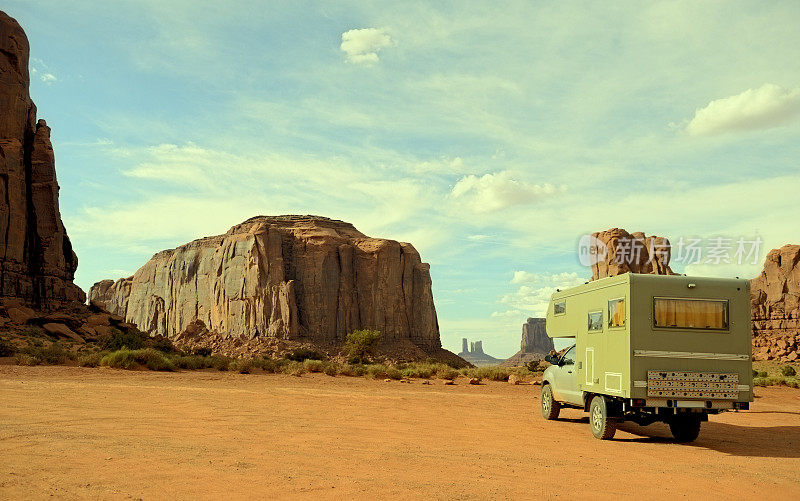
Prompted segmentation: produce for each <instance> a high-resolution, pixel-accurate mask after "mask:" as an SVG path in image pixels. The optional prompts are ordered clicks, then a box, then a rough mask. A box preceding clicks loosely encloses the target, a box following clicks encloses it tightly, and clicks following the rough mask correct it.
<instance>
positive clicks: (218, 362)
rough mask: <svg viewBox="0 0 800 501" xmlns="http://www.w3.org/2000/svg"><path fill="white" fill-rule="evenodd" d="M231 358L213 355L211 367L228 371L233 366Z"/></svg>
mask: <svg viewBox="0 0 800 501" xmlns="http://www.w3.org/2000/svg"><path fill="white" fill-rule="evenodd" d="M231 362H232V360H231V358H229V357H224V356H222V355H212V356H211V367H213V368H215V369H217V370H218V371H227V370H228V368H229V367H230V365H231Z"/></svg>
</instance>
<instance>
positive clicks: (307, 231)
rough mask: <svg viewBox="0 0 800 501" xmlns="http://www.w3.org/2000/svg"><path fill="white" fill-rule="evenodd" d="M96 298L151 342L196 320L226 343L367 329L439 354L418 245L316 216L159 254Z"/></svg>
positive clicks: (329, 337)
mask: <svg viewBox="0 0 800 501" xmlns="http://www.w3.org/2000/svg"><path fill="white" fill-rule="evenodd" d="M89 298H90V300H91V301H93V302H96V303H98V304H99V305H101V306H104V307H106V308H107V309H108V310H109V311H111V312H113V313H117V314H119V315H123V316H125V318H126V320H127V321H129V322H132V323H134V324H136V325H137V326H138V327H139V328H140V329H142V330H143V331H145V332H148V333H150V334H163V335H167V336H175V335H177V334H179V333H180V332H181V331H183V329H185V328H186V327H187V326H188V325H189V324H190V323H192V322H193V321H194V320H196V319H199V320H202V321H203V323H204V324H205V325H206V326H207V327H208V329H209V330H211V331H214V332H217V333H219V334H221V335H223V336H246V337H250V338H253V337H257V336H267V337H274V338H279V339H288V340H299V341H306V340H307V341H310V342H322V343H337V342H340V341H342V340H343V339H344V337H345V336H346V334H347V333H348V332H351V331H353V330H355V329H361V328H369V329H377V330H380V331H381V332H382V333H383V335H384V340H386V341H389V342H391V341H403V340H409V341H411V342H413V343H414V344H415V345H417V346H419V347H421V348H423V349H438V348H440V347H441V342H440V340H439V325H438V322H437V319H436V310H435V308H434V304H433V295H432V293H431V278H430V274H429V266H428V265H427V264H425V263H423V262H421V260H420V256H419V253H417V251H416V250H415V249H414V247H413V246H412V245H411V244H408V243H401V242H396V241H394V240H384V239H378V238H369V237H367V236H365V235H364V234H362V233H361V232H359V231H358V230H356V229H355V227H353V225H351V224H350V223H346V222H343V221H336V220H331V219H327V218H323V217H317V216H277V217H267V216H259V217H254V218H252V219H249V220H247V221H245V222H244V223H242V224H239V225H236V226H234V227H233V228H231V229H230V230H229V231H228V232H227V233H226V234H224V235H219V236H215V237H208V238H203V239H200V240H195V241H194V242H190V243H188V244H186V245H183V246H181V247H178V248H176V249H172V250H166V251H162V252H159V253H158V254H156V255H155V256H153V258H152V259H151V260H150V261H148V262H147V263H146V264H145V265H144V266H143V267H142V268H140V269H139V270H138V271H137V272H136V273H135V274H134V275H133V276H132V277H129V278H125V279H120V280H118V281H116V282H113V283H112V282H111V281H108V280H106V281H103V282H98V283H97V284H95V285H94V286H93V287H92V289H91V290H90V292H89Z"/></svg>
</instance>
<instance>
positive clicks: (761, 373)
mask: <svg viewBox="0 0 800 501" xmlns="http://www.w3.org/2000/svg"><path fill="white" fill-rule="evenodd" d="M767 376H769V373H768V372H767V371H758V377H760V378H765V377H767Z"/></svg>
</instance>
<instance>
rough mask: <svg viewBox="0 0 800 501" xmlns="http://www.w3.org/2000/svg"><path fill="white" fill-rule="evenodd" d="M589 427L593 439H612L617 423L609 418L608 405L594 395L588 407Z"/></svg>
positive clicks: (601, 398)
mask: <svg viewBox="0 0 800 501" xmlns="http://www.w3.org/2000/svg"><path fill="white" fill-rule="evenodd" d="M589 427H590V428H591V429H592V435H594V438H599V439H600V440H608V439H610V438H614V433H616V432H617V422H616V421H614V419H612V418H609V416H608V404H607V403H606V399H605V398H603V397H602V396H600V395H595V396H594V398H593V399H592V403H591V404H590V405H589Z"/></svg>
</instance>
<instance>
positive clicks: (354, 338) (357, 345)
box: [344, 329, 381, 362]
mask: <svg viewBox="0 0 800 501" xmlns="http://www.w3.org/2000/svg"><path fill="white" fill-rule="evenodd" d="M380 339H381V332H380V331H376V330H371V329H360V330H355V331H353V332H351V333H349V334H348V335H347V338H346V340H345V342H344V347H345V350H347V353H348V354H349V356H350V358H351V359H357V360H358V361H360V362H364V361H365V360H367V359H368V358H367V357H368V356H369V355H372V354H373V353H374V352H375V349H376V348H377V347H378V342H379V341H380Z"/></svg>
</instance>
